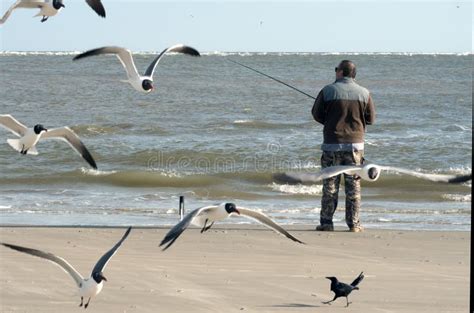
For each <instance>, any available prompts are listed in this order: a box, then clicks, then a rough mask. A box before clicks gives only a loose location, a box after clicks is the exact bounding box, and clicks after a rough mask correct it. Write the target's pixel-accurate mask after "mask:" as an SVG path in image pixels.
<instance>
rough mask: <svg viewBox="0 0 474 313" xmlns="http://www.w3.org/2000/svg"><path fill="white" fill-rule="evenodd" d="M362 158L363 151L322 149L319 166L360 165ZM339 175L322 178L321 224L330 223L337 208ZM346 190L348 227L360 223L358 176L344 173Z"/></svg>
mask: <svg viewBox="0 0 474 313" xmlns="http://www.w3.org/2000/svg"><path fill="white" fill-rule="evenodd" d="M363 160H364V151H323V154H322V156H321V167H322V168H325V167H329V166H335V165H360V164H362V163H363ZM340 181H341V175H338V176H334V177H331V178H328V179H324V180H323V197H322V198H321V217H320V222H321V225H332V224H333V223H332V217H333V215H334V212H335V211H336V208H337V199H338V194H339V183H340ZM344 185H345V192H346V224H347V226H349V227H356V226H359V225H360V221H359V210H360V199H361V198H360V177H359V176H357V175H347V174H344Z"/></svg>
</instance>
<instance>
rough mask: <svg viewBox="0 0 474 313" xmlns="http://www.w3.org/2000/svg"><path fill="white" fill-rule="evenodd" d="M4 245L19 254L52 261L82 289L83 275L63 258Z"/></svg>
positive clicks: (39, 251)
mask: <svg viewBox="0 0 474 313" xmlns="http://www.w3.org/2000/svg"><path fill="white" fill-rule="evenodd" d="M2 245H4V246H5V247H8V248H10V249H13V250H16V251H19V252H23V253H27V254H31V255H33V256H37V257H40V258H43V259H46V260H48V261H51V262H53V263H55V264H57V265H59V266H60V267H61V268H62V269H63V270H64V271H66V272H67V273H69V275H71V277H72V278H73V279H74V281H75V282H76V284H77V286H78V287H81V283H82V281H83V280H84V279H83V278H82V276H81V274H79V272H78V271H76V269H75V268H74V267H72V265H71V264H69V263H68V262H67V261H66V260H64V259H63V258H61V257H59V256H56V255H54V254H52V253H48V252H44V251H41V250H35V249H30V248H25V247H21V246H16V245H11V244H8V243H2Z"/></svg>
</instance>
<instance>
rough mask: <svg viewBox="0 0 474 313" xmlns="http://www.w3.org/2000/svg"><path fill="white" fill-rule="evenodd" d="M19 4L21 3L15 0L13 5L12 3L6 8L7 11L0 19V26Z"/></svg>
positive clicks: (19, 0)
mask: <svg viewBox="0 0 474 313" xmlns="http://www.w3.org/2000/svg"><path fill="white" fill-rule="evenodd" d="M21 2H22V0H17V1H16V2H15V3H13V4H12V5H11V6H10V8H8V10H7V11H6V12H5V14H3V17H2V19H0V24H3V23H5V22H6V20H7V19H8V17H10V14H12V12H13V10H15V9H16V8H17V7H18V5H19V4H20V3H21Z"/></svg>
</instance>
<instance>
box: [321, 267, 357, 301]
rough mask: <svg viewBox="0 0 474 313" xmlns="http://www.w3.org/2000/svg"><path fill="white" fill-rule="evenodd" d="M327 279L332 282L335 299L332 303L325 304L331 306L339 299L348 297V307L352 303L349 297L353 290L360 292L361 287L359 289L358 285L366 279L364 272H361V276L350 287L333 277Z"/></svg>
mask: <svg viewBox="0 0 474 313" xmlns="http://www.w3.org/2000/svg"><path fill="white" fill-rule="evenodd" d="M326 278H327V279H329V280H330V281H331V291H333V292H334V299H332V300H331V301H326V302H323V303H324V304H331V302H333V301H334V300H336V299H337V298H339V297H346V307H348V306H349V304H350V303H351V302H349V298H348V296H349V294H350V293H351V292H352V290H359V287H357V285H358V284H359V283H360V282H361V281H362V279H364V272H361V273H360V274H359V276H358V277H357V278H356V279H354V281H353V282H352V283H351V284H350V285H348V284H345V283H343V282H340V281H339V280H337V278H336V277H333V276H332V277H326Z"/></svg>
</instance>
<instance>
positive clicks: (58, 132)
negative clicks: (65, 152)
mask: <svg viewBox="0 0 474 313" xmlns="http://www.w3.org/2000/svg"><path fill="white" fill-rule="evenodd" d="M41 139H60V140H63V141H65V142H67V143H68V144H69V145H70V146H71V147H72V148H73V149H74V150H75V151H76V152H77V153H79V154H80V155H81V156H82V157H83V158H84V160H86V162H87V163H89V165H90V166H92V167H93V168H94V169H97V164H96V163H95V161H94V158H93V157H92V155H91V154H90V152H89V150H87V148H86V146H85V145H84V144H83V143H82V141H81V139H80V138H79V136H77V135H76V133H75V132H73V131H72V130H71V129H70V128H69V127H61V128H55V129H51V130H48V131H47V132H45V133H43V134H42V136H41Z"/></svg>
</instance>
